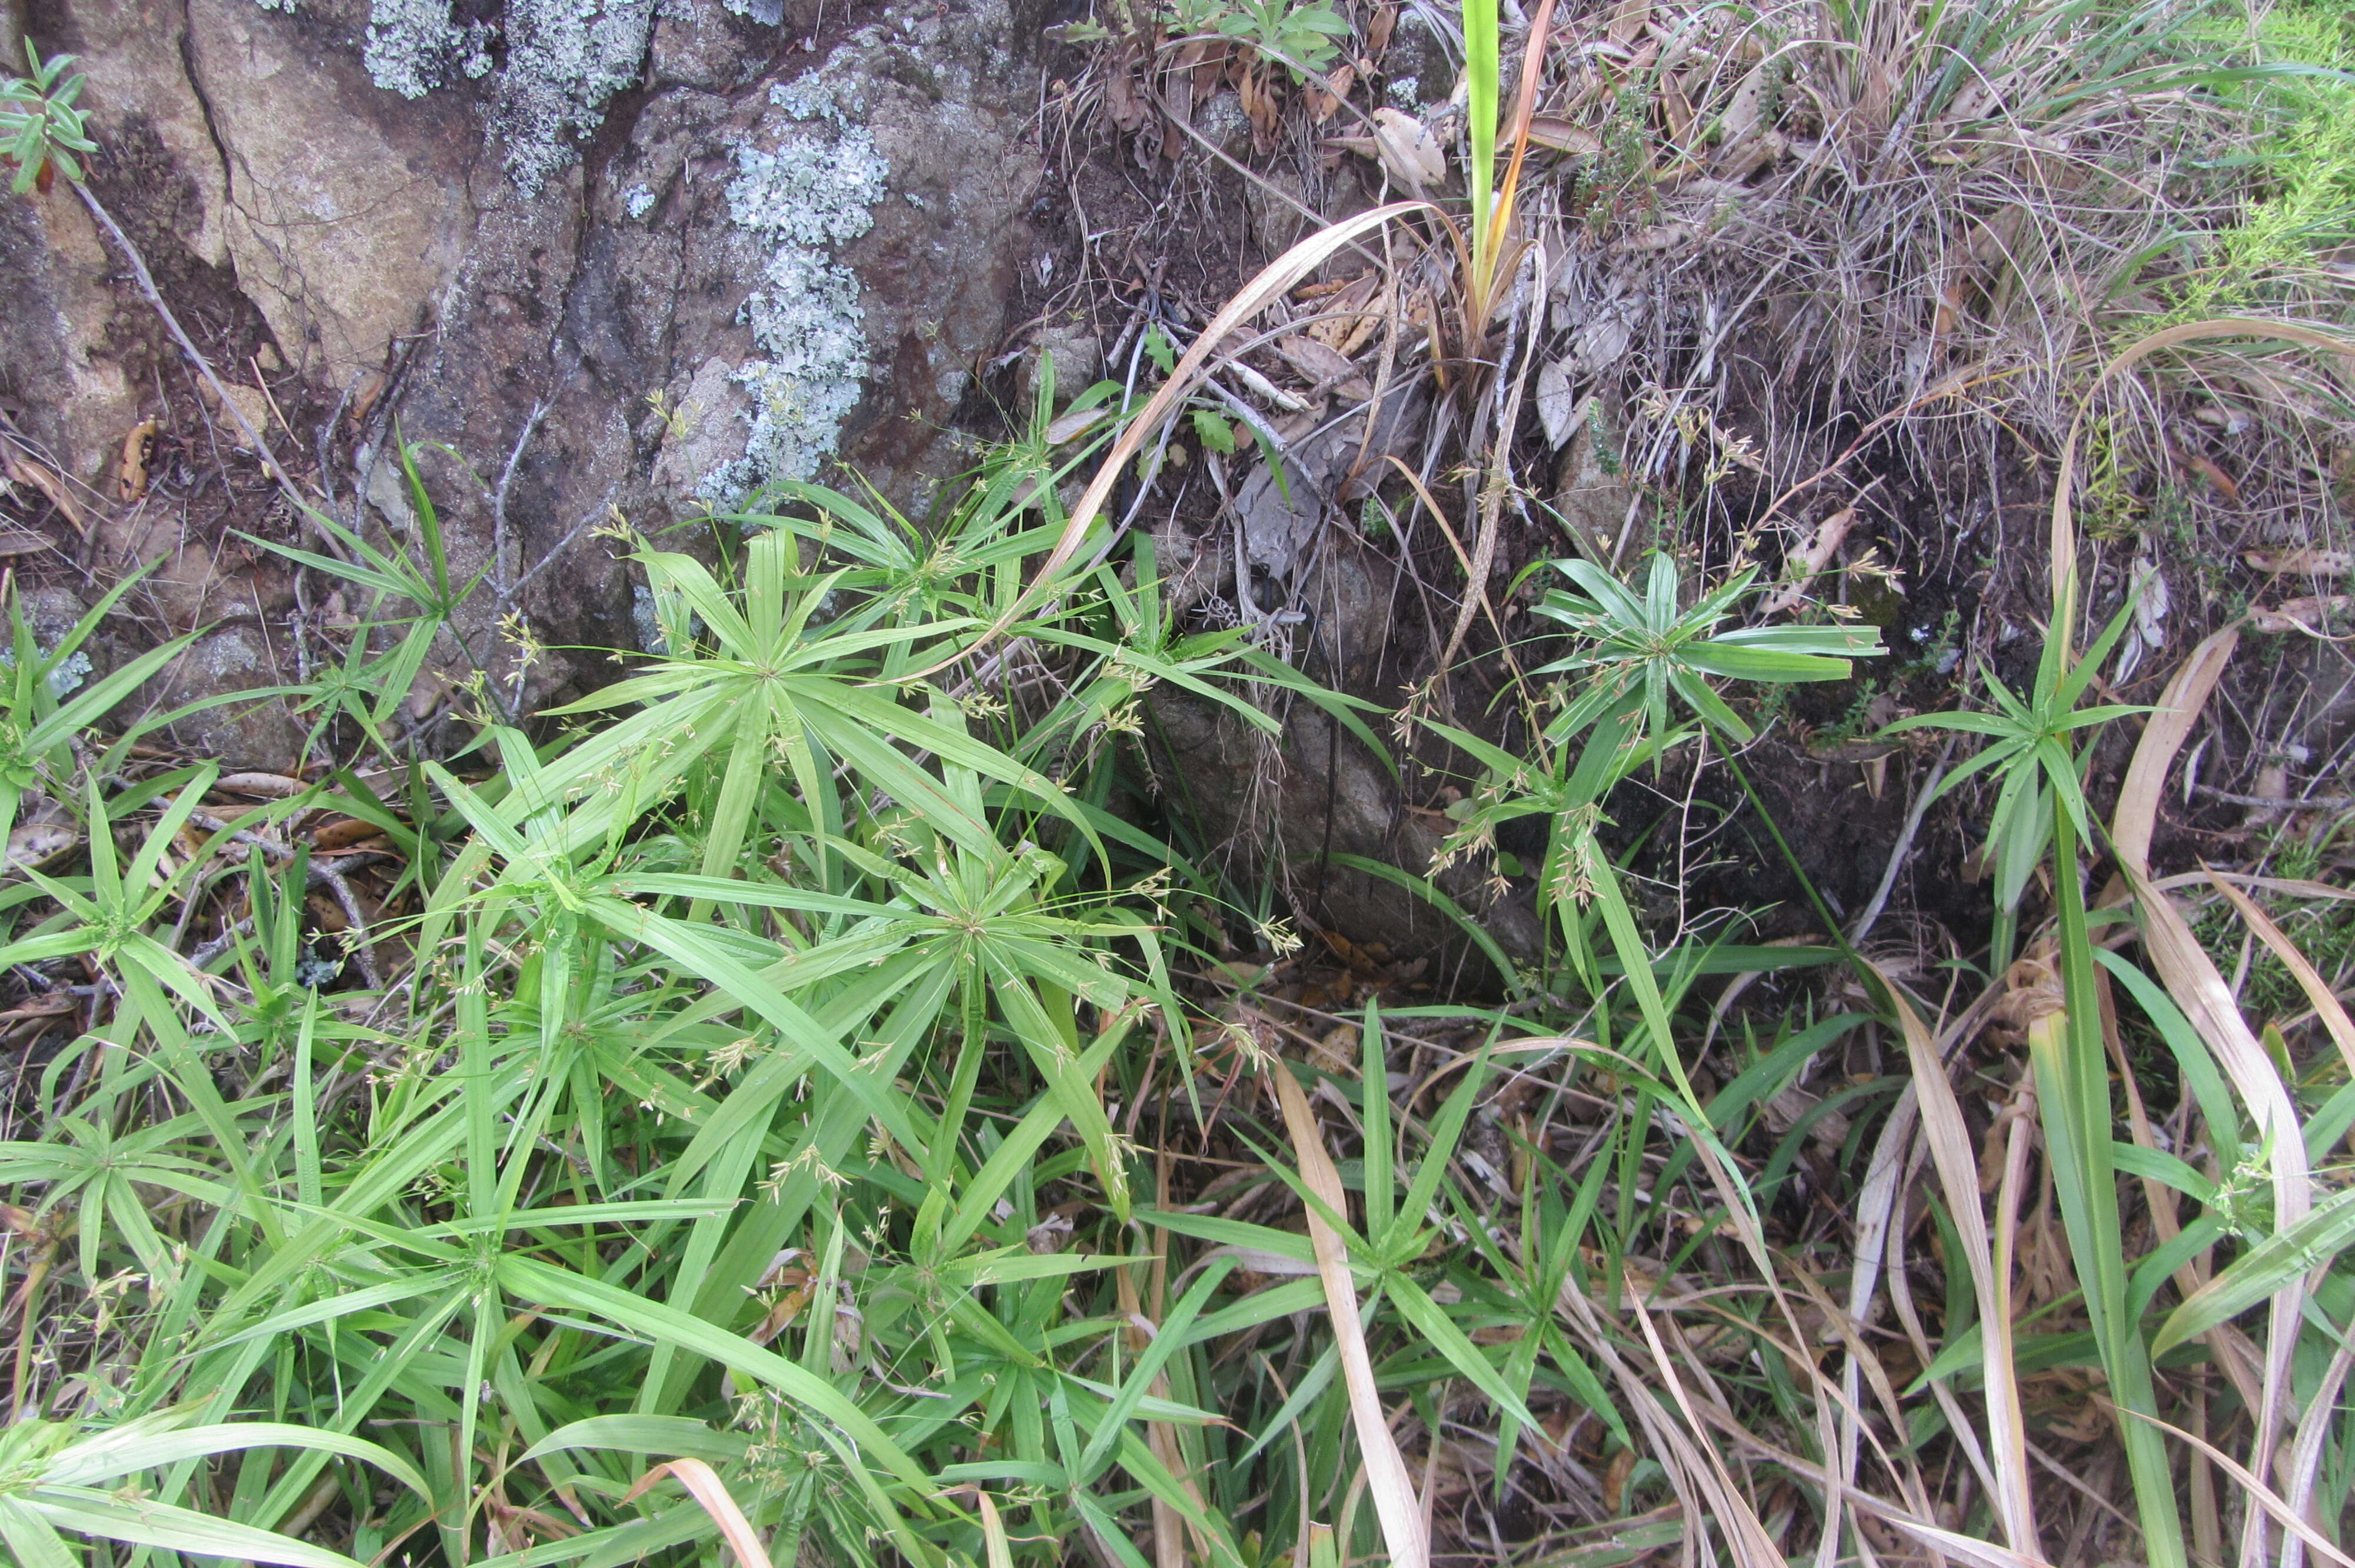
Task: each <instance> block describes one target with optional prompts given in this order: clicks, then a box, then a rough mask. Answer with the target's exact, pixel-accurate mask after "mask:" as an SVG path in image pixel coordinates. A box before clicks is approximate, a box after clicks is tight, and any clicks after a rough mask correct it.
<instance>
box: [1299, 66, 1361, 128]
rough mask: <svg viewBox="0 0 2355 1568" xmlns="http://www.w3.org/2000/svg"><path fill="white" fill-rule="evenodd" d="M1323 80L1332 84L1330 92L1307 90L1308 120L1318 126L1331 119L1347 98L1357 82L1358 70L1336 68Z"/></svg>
mask: <svg viewBox="0 0 2355 1568" xmlns="http://www.w3.org/2000/svg"><path fill="white" fill-rule="evenodd" d="M1326 80H1327V81H1329V82H1331V83H1332V84H1333V90H1332V91H1331V92H1327V91H1326V90H1324V89H1323V88H1321V87H1317V88H1311V89H1309V90H1308V113H1309V116H1310V118H1312V119H1314V120H1315V121H1316V123H1317V124H1319V125H1322V124H1324V123H1325V122H1327V120H1330V119H1332V118H1333V111H1335V110H1337V109H1338V108H1340V107H1341V101H1342V100H1343V99H1346V98H1348V96H1349V89H1350V88H1352V87H1354V86H1356V85H1357V82H1358V68H1357V67H1355V66H1348V65H1344V66H1336V67H1334V68H1333V70H1332V72H1331V74H1329V75H1328V76H1327V77H1326Z"/></svg>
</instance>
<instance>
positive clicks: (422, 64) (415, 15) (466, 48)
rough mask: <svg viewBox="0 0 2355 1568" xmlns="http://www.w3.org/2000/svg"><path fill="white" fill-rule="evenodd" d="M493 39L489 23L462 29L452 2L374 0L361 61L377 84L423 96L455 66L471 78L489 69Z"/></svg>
mask: <svg viewBox="0 0 2355 1568" xmlns="http://www.w3.org/2000/svg"><path fill="white" fill-rule="evenodd" d="M276 3H277V4H279V5H282V6H283V7H284V8H285V9H287V10H290V11H291V10H293V7H294V0H276ZM261 4H262V5H271V4H272V0H261ZM491 37H492V29H491V27H490V26H489V25H488V24H486V23H483V22H469V23H467V24H466V25H465V26H463V27H462V26H459V25H458V24H457V23H456V22H455V21H453V20H452V19H451V16H450V0H371V4H370V5H369V6H368V42H367V44H366V45H365V46H364V47H363V48H361V50H360V62H361V63H362V64H363V65H365V66H367V67H368V77H369V79H371V80H373V81H374V82H375V83H376V84H377V85H378V87H380V88H383V89H384V90H386V91H388V92H397V93H399V94H400V96H401V97H403V98H407V99H412V100H413V99H419V98H422V97H424V96H425V95H426V94H427V93H429V92H431V91H432V90H434V89H435V88H437V87H439V86H441V85H442V83H443V82H444V81H446V80H448V79H449V76H450V72H451V71H452V70H453V69H456V70H462V71H464V73H465V74H466V75H467V76H468V77H470V78H480V77H482V76H483V75H485V73H486V72H488V71H489V70H490V69H491V53H490V41H491Z"/></svg>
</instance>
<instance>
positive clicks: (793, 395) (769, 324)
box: [698, 72, 891, 501]
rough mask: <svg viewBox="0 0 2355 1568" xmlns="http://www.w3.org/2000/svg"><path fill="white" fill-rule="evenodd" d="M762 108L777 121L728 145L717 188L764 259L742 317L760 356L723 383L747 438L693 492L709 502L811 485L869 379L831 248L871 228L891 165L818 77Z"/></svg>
mask: <svg viewBox="0 0 2355 1568" xmlns="http://www.w3.org/2000/svg"><path fill="white" fill-rule="evenodd" d="M770 101H771V102H772V103H773V104H774V105H775V106H776V107H778V108H780V109H782V110H783V111H785V113H786V115H787V116H789V117H790V118H789V121H788V122H787V123H786V125H785V126H784V127H783V129H782V130H781V131H780V132H778V133H776V134H775V135H774V136H773V139H770V140H771V143H772V144H770V145H766V146H763V145H759V144H754V143H747V144H745V145H741V146H739V147H737V148H736V149H735V160H736V174H735V176H734V177H733V178H732V179H730V181H729V182H728V211H729V217H730V220H731V221H733V222H734V223H735V225H736V226H737V227H738V228H742V229H745V230H748V231H749V232H751V234H752V235H753V236H754V237H756V238H757V239H758V240H759V241H760V243H761V244H762V246H763V247H765V248H767V249H768V250H769V256H768V259H767V260H766V262H765V263H764V265H763V266H762V274H761V284H760V286H759V287H758V288H756V289H754V290H753V291H752V292H751V295H750V296H749V297H748V298H747V299H746V300H745V302H744V306H743V312H742V316H741V319H742V320H743V322H744V323H745V324H747V325H748V326H750V327H751V330H752V342H753V344H754V346H755V348H756V349H757V350H758V351H759V352H758V354H757V355H756V357H754V358H751V359H749V360H747V361H745V362H744V363H743V364H742V365H740V366H737V368H736V372H735V376H734V379H735V380H736V381H737V382H738V383H739V384H740V385H741V386H742V387H744V388H745V389H746V391H747V392H749V393H750V394H751V399H752V410H751V430H750V433H749V435H748V438H747V440H746V441H745V447H744V455H743V456H742V457H741V458H739V459H737V460H735V461H732V462H730V463H727V464H725V465H723V466H722V467H721V468H720V469H719V470H718V471H715V472H712V473H709V474H707V475H705V476H704V478H703V481H702V482H701V483H700V485H699V486H698V490H699V492H700V493H701V494H702V495H703V497H704V498H705V499H707V500H711V501H723V500H733V499H735V498H737V497H741V496H742V495H744V494H745V493H748V492H751V491H752V490H755V489H757V488H759V487H760V486H761V485H762V484H765V483H769V482H773V481H776V480H783V479H808V478H811V477H812V476H814V475H815V473H816V472H817V469H818V465H819V464H820V463H821V462H823V461H825V460H826V457H827V456H829V455H830V454H831V453H832V452H833V451H834V450H835V449H836V447H837V444H838V442H839V441H840V439H841V435H842V422H843V420H845V419H846V418H849V416H850V412H851V410H852V409H853V408H857V407H858V396H859V386H860V383H861V382H862V381H863V380H864V379H865V378H866V376H867V374H868V365H867V332H866V327H865V325H864V323H865V317H866V312H865V311H864V310H863V309H862V308H861V307H860V305H859V302H858V274H856V273H855V272H853V271H852V270H850V269H849V268H848V267H847V266H845V265H844V264H843V263H842V262H840V261H838V260H836V259H835V257H834V248H835V247H837V246H839V245H842V244H844V243H846V242H847V241H849V240H852V239H855V238H858V236H860V235H862V234H864V233H866V232H867V230H868V228H869V227H871V226H872V225H873V223H874V213H873V208H874V206H875V204H876V203H877V202H879V201H881V200H882V199H883V196H884V195H885V181H886V180H887V179H888V178H889V176H890V172H891V171H890V164H889V163H888V162H887V161H886V160H885V158H884V157H883V154H881V153H879V152H878V151H877V150H876V147H875V139H874V138H873V137H872V136H870V135H869V134H868V132H867V131H866V130H865V129H864V128H863V127H861V126H859V125H858V124H856V123H854V122H852V121H851V120H850V118H849V117H848V116H847V114H846V113H845V112H844V111H843V107H842V104H841V103H840V101H838V94H837V90H836V89H835V87H834V86H833V84H831V83H829V82H828V81H826V79H825V73H824V72H818V73H815V75H813V76H811V77H806V78H804V79H802V80H801V81H799V82H794V83H791V84H788V85H785V86H780V87H777V88H773V89H772V90H771V91H770Z"/></svg>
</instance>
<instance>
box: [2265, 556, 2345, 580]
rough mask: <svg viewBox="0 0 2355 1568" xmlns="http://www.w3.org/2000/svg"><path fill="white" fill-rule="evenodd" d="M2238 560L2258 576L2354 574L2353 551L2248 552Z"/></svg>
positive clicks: (2334, 575) (2340, 575) (2343, 575)
mask: <svg viewBox="0 0 2355 1568" xmlns="http://www.w3.org/2000/svg"><path fill="white" fill-rule="evenodd" d="M2241 559H2243V560H2244V561H2246V562H2248V563H2249V565H2251V566H2253V567H2256V568H2257V570H2259V571H2261V572H2298V573H2303V574H2305V575H2306V576H2308V577H2345V576H2346V575H2347V574H2348V573H2349V572H2350V571H2355V550H2251V551H2250V552H2249V553H2248V554H2247V555H2245V556H2242V557H2241Z"/></svg>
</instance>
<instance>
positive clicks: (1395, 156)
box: [1373, 105, 1447, 191]
mask: <svg viewBox="0 0 2355 1568" xmlns="http://www.w3.org/2000/svg"><path fill="white" fill-rule="evenodd" d="M1373 118H1374V134H1373V143H1374V156H1375V158H1376V159H1377V160H1378V161H1379V162H1380V164H1381V165H1382V167H1383V168H1385V169H1388V170H1389V171H1390V173H1391V178H1393V179H1396V180H1398V181H1400V182H1401V183H1402V184H1404V185H1407V186H1408V187H1409V188H1411V189H1412V190H1416V191H1420V190H1422V189H1423V186H1425V185H1437V184H1438V183H1439V182H1440V181H1441V180H1443V179H1444V178H1446V177H1447V154H1446V152H1445V150H1444V149H1443V148H1442V147H1441V146H1440V144H1439V138H1438V137H1436V136H1434V135H1433V134H1432V133H1431V127H1430V126H1428V125H1425V124H1424V123H1423V122H1422V121H1420V120H1417V119H1416V118H1415V117H1414V116H1413V115H1412V114H1409V113H1408V112H1407V111H1405V110H1403V109H1392V108H1390V107H1388V106H1387V105H1386V106H1384V107H1383V108H1380V109H1377V110H1375V111H1374V116H1373Z"/></svg>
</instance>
